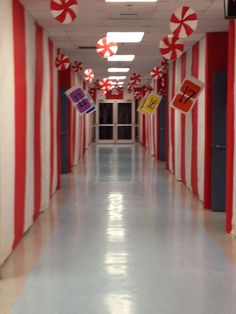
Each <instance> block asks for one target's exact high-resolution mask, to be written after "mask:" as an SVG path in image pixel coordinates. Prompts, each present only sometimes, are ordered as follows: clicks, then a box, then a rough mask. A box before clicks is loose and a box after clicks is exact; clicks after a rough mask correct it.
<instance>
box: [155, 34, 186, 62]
mask: <svg viewBox="0 0 236 314" xmlns="http://www.w3.org/2000/svg"><path fill="white" fill-rule="evenodd" d="M183 51H184V43H183V41H182V39H179V38H176V37H174V36H173V35H168V36H165V37H163V38H162V40H161V41H160V52H161V54H162V55H163V56H164V57H165V58H166V59H168V60H175V59H177V58H179V57H180V56H181V55H182V53H183Z"/></svg>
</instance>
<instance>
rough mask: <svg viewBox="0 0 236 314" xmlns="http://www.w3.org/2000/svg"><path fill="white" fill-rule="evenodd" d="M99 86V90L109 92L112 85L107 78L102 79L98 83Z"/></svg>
mask: <svg viewBox="0 0 236 314" xmlns="http://www.w3.org/2000/svg"><path fill="white" fill-rule="evenodd" d="M99 86H100V89H101V90H106V91H109V90H111V89H112V83H111V81H110V80H109V79H108V78H104V79H102V80H101V81H100V82H99Z"/></svg>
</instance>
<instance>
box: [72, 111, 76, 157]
mask: <svg viewBox="0 0 236 314" xmlns="http://www.w3.org/2000/svg"><path fill="white" fill-rule="evenodd" d="M75 133H76V110H75V108H73V156H72V157H73V162H74V160H75V147H76V143H75V139H76V136H75Z"/></svg>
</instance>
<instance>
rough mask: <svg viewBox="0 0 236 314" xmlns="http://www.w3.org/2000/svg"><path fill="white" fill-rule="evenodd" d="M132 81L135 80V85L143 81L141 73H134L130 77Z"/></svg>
mask: <svg viewBox="0 0 236 314" xmlns="http://www.w3.org/2000/svg"><path fill="white" fill-rule="evenodd" d="M130 81H131V82H133V83H134V84H135V85H136V84H138V83H140V82H141V75H140V74H137V73H134V74H132V75H131V77H130Z"/></svg>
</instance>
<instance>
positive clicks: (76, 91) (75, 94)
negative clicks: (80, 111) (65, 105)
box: [66, 86, 86, 106]
mask: <svg viewBox="0 0 236 314" xmlns="http://www.w3.org/2000/svg"><path fill="white" fill-rule="evenodd" d="M66 95H67V97H68V98H69V99H70V101H71V102H72V104H73V105H75V106H76V105H77V103H78V102H79V101H81V100H82V99H84V98H85V97H86V94H85V91H84V90H83V89H82V88H81V87H78V86H73V87H72V88H70V89H68V90H67V91H66Z"/></svg>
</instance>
